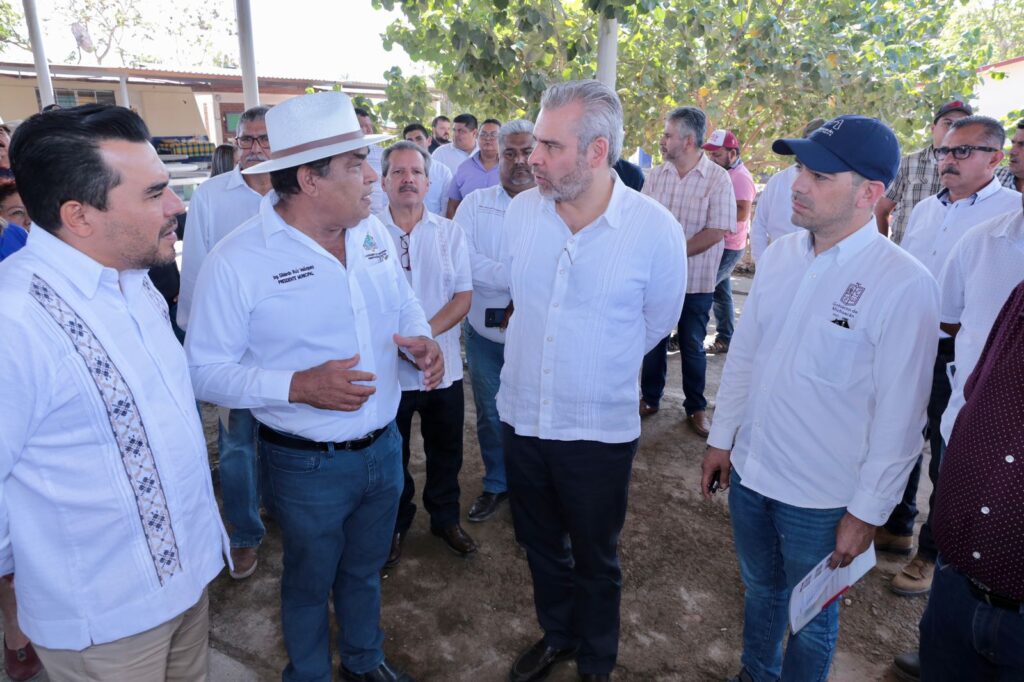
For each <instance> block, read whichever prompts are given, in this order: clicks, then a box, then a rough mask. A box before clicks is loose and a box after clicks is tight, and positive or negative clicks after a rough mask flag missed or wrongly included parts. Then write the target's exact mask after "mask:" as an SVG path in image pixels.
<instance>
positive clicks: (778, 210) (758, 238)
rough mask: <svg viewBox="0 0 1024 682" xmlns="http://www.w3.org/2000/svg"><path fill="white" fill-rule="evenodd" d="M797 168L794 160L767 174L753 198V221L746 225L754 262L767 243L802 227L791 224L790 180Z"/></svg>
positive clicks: (791, 186)
mask: <svg viewBox="0 0 1024 682" xmlns="http://www.w3.org/2000/svg"><path fill="white" fill-rule="evenodd" d="M797 172H798V171H797V167H796V165H795V164H794V165H792V166H790V167H789V168H784V169H783V170H781V171H779V172H778V173H776V174H775V175H773V176H771V177H770V178H768V183H767V184H766V185H765V186H764V189H762V190H761V196H759V197H758V198H757V207H756V208H755V209H754V221H753V222H752V223H751V225H750V255H751V256H752V257H753V259H754V261H755V262H757V261H759V260H761V254H763V253H764V250H765V249H767V248H768V245H769V244H771V243H772V242H774V241H775V240H777V239H779V238H780V237H783V236H785V235H787V234H789V233H790V232H799V231H801V230H802V229H803V228H802V227H800V226H799V225H794V224H793V198H792V197H793V181H794V180H796V176H797Z"/></svg>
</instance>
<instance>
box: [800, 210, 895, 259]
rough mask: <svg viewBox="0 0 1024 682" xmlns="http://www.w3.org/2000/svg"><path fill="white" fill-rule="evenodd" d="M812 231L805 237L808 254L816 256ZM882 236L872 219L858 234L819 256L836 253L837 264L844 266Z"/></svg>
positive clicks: (852, 235) (855, 233)
mask: <svg viewBox="0 0 1024 682" xmlns="http://www.w3.org/2000/svg"><path fill="white" fill-rule="evenodd" d="M813 236H814V235H813V234H811V232H810V230H808V231H807V234H806V235H805V236H804V240H805V242H804V243H805V244H806V246H807V251H808V253H810V254H811V256H812V257H813V256H814V242H813V241H812V237H813ZM881 236H882V235H881V234H880V233H879V232H878V227H877V226H876V225H875V221H874V220H873V219H872V220H871V221H870V222H868V223H867V224H865V225H864V226H863V227H861V228H860V229H858V230H857V231H856V232H854V233H853V234H851V235H850V236H848V237H846V238H845V239H843V240H842V241H840V242H839V243H838V244H836V245H835V246H833V247H832V248H831V249H829V250H828V251H825V252H824V253H821V254H818V255H824V254H825V253H831V252H833V251H834V252H835V259H836V264H838V265H844V264H845V263H846V262H847V261H849V260H850V259H851V258H853V257H854V256H856V255H857V254H858V253H860V252H861V251H862V250H863V249H864V247H866V246H867V245H868V244H870V243H871V242H872V241H874V239H875V237H881Z"/></svg>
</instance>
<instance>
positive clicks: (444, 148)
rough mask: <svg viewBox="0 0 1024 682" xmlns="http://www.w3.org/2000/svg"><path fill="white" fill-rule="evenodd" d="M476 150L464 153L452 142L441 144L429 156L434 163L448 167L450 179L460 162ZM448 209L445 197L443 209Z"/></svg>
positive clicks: (474, 148)
mask: <svg viewBox="0 0 1024 682" xmlns="http://www.w3.org/2000/svg"><path fill="white" fill-rule="evenodd" d="M476 150H477V148H476V147H473V148H472V149H470V150H469V151H468V152H464V151H462V150H461V149H459V148H458V147H456V146H455V143H454V142H449V143H448V144H443V145H441V146H440V147H438V148H437V149H435V150H434V153H433V154H431V155H430V157H431V159H432V160H433V161H434V163H439V164H440V163H443V164H444V165H446V166H448V170H450V171H451V172H452V177H454V176H455V171H457V170H458V169H459V166H461V165H462V162H463V161H465V160H466V159H468V158H469V157H470V156H472V155H473V154H474V153H475V152H476ZM432 165H433V164H432ZM447 207H448V198H447V197H445V208H447Z"/></svg>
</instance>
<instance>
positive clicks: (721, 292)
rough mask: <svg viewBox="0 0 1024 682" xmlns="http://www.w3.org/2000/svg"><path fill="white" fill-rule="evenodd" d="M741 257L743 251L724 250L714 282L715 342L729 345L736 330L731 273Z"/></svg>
mask: <svg viewBox="0 0 1024 682" xmlns="http://www.w3.org/2000/svg"><path fill="white" fill-rule="evenodd" d="M742 257H743V249H725V250H724V251H722V262H721V263H720V264H719V266H718V278H717V279H716V280H715V294H714V299H715V306H714V310H715V340H716V341H724V342H726V343H729V342H730V341H732V333H733V330H734V329H735V328H736V307H735V306H734V305H733V302H732V271H733V270H735V269H736V264H737V263H739V262H740V258H742Z"/></svg>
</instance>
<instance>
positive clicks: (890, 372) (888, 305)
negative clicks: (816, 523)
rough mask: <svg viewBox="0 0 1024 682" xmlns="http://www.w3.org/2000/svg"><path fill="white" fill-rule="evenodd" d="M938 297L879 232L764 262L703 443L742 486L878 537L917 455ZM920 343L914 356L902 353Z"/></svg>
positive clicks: (791, 239) (801, 236) (802, 246)
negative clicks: (876, 528) (857, 522)
mask: <svg viewBox="0 0 1024 682" xmlns="http://www.w3.org/2000/svg"><path fill="white" fill-rule="evenodd" d="M938 326H939V291H938V286H937V285H936V283H935V280H934V278H932V276H931V275H929V274H928V271H927V270H925V269H924V267H922V266H921V264H920V263H918V262H917V261H916V260H915V259H913V258H911V257H910V256H908V255H907V254H906V253H905V252H904V251H902V250H901V249H900V248H899V247H898V246H896V245H895V244H893V243H892V242H890V241H889V240H888V239H886V238H885V237H883V236H882V235H881V234H879V233H878V230H877V229H876V228H875V224H874V221H872V222H870V223H868V224H866V225H864V226H863V227H862V228H860V229H859V230H858V231H857V232H855V233H853V234H852V235H850V236H849V237H847V238H846V239H844V240H843V241H841V242H839V244H837V245H836V246H834V247H832V248H831V249H829V250H828V251H825V252H824V253H821V254H819V255H818V256H817V257H815V255H814V249H813V245H812V242H811V233H809V232H803V233H798V234H791V235H786V236H784V237H782V238H781V239H779V240H778V241H777V242H775V243H773V244H772V245H771V246H770V247H768V250H767V251H765V253H764V257H763V258H762V260H761V262H760V263H758V266H757V275H756V276H755V278H754V283H753V286H752V287H751V291H750V295H749V296H748V297H747V303H746V305H745V307H744V309H743V315H742V316H740V322H739V325H738V327H737V329H736V334H735V336H733V340H732V345H731V346H729V355H728V357H727V358H726V361H725V369H724V372H723V374H722V383H721V386H720V388H719V390H718V398H717V402H716V408H715V419H714V423H713V425H712V428H711V434H710V436H709V437H708V444H709V445H711V446H713V447H717V448H723V449H725V450H732V465H733V466H734V467H735V468H736V470H737V471H739V472H740V476H741V477H742V479H743V485H744V486H746V487H747V488H750V489H751V490H754V491H756V492H759V493H761V494H762V495H765V496H766V497H770V498H772V499H774V500H778V501H780V502H784V503H786V504H791V505H794V506H797V507H804V508H811V509H829V508H838V507H846V508H847V511H848V512H849V513H851V514H853V515H854V516H856V517H857V518H859V519H861V520H863V521H865V522H867V523H871V524H874V525H880V524H882V523H884V522H885V520H886V518H888V516H889V512H890V511H891V510H892V508H893V507H894V506H895V505H896V502H898V501H899V499H900V496H901V495H902V493H903V487H904V485H905V483H906V480H907V476H908V474H909V472H910V469H911V467H912V466H913V464H914V461H915V459H916V458H917V454H918V452H920V449H921V428H922V427H923V426H924V421H925V406H926V404H927V402H928V394H929V390H930V386H931V373H932V365H933V363H934V356H933V355H931V354H930V353H922V352H920V349H921V348H929V349H930V348H933V347H934V346H935V345H936V343H937V338H938ZM907 339H914V340H915V343H908V342H907Z"/></svg>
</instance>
